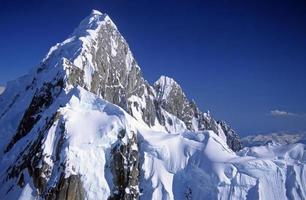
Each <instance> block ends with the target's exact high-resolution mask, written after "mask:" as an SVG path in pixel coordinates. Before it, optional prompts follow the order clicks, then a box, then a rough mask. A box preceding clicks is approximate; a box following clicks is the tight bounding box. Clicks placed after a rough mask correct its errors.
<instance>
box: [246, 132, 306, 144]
mask: <svg viewBox="0 0 306 200" xmlns="http://www.w3.org/2000/svg"><path fill="white" fill-rule="evenodd" d="M241 142H242V144H243V145H244V146H246V147H251V146H259V145H266V144H268V143H269V142H274V143H277V144H295V143H303V144H306V133H286V132H280V133H271V134H258V135H249V136H246V137H242V138H241Z"/></svg>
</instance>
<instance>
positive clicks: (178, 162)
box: [0, 10, 305, 199]
mask: <svg viewBox="0 0 306 200" xmlns="http://www.w3.org/2000/svg"><path fill="white" fill-rule="evenodd" d="M182 110H184V111H186V112H183V113H182V112H181V111H182ZM239 149H241V144H240V140H239V136H238V135H237V134H236V133H235V132H234V131H233V130H232V129H231V128H230V127H229V126H228V125H227V124H226V123H225V122H220V121H216V120H215V119H214V118H212V116H211V114H210V113H209V112H208V113H203V112H201V111H200V110H199V109H198V108H197V106H196V105H195V103H194V102H190V101H189V100H188V99H187V97H186V96H185V94H184V92H183V91H182V89H181V87H180V86H179V85H178V84H177V83H176V82H175V81H174V80H173V79H170V78H168V77H165V76H162V77H161V79H160V80H159V81H157V82H156V84H154V87H151V86H150V85H149V84H148V83H147V82H146V81H145V80H144V78H143V77H142V75H141V71H140V68H139V66H138V65H137V63H136V61H135V59H134V58H133V56H132V53H131V51H130V49H129V47H128V45H127V43H126V41H125V40H124V38H123V37H122V36H121V34H120V33H119V31H118V29H117V27H116V26H115V24H114V23H113V22H112V21H111V19H110V18H109V17H108V16H107V15H105V14H102V13H100V12H99V11H95V10H94V11H93V12H92V13H91V14H90V15H89V16H88V17H87V18H85V19H84V20H83V21H82V22H81V23H80V25H79V27H78V28H77V29H75V31H74V32H73V33H72V34H71V36H70V37H69V38H68V39H67V40H65V41H64V42H62V43H59V44H57V45H55V46H54V47H52V48H51V49H50V51H49V53H48V55H47V56H46V57H45V58H44V59H43V61H42V62H41V63H40V65H39V66H38V67H37V68H34V69H33V70H32V71H31V72H30V73H29V74H28V75H25V76H23V77H21V78H19V79H16V80H15V81H11V82H9V83H8V84H7V88H6V90H5V92H4V93H3V94H2V95H1V96H0V182H1V187H0V198H1V199H138V198H140V199H203V198H206V199H257V198H258V197H260V199H293V198H294V199H303V198H305V146H304V145H300V144H298V145H290V146H277V145H272V146H271V145H270V146H263V147H257V148H245V149H243V150H241V151H239V152H238V154H237V153H235V152H234V151H238V150H239ZM233 150H234V151H233Z"/></svg>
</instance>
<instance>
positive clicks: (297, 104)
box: [0, 0, 306, 135]
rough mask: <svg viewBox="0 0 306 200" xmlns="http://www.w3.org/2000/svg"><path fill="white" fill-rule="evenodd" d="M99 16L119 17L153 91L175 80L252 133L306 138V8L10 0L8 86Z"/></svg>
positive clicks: (3, 6)
mask: <svg viewBox="0 0 306 200" xmlns="http://www.w3.org/2000/svg"><path fill="white" fill-rule="evenodd" d="M93 8H94V9H98V10H100V11H102V12H105V13H107V14H109V15H110V17H111V18H112V19H113V21H114V22H115V23H116V25H117V26H118V28H119V30H120V32H121V33H122V34H123V36H124V37H125V38H126V40H127V41H128V42H129V45H130V47H131V49H132V51H133V53H134V56H135V57H136V59H137V61H138V63H139V65H140V66H141V68H142V71H143V74H144V77H145V78H146V79H147V80H148V81H149V82H150V83H153V82H154V81H155V80H156V79H157V78H158V77H159V76H160V75H161V74H165V75H168V76H171V77H173V78H174V79H175V80H177V82H179V83H180V84H181V86H182V87H183V89H184V90H185V92H186V94H187V95H188V97H189V98H192V99H194V100H195V101H196V102H197V103H198V105H199V106H200V108H201V109H202V110H210V111H211V112H212V113H213V114H214V116H215V117H216V118H219V119H225V120H226V121H228V122H229V123H230V124H231V125H232V126H233V128H234V129H236V130H238V132H239V133H241V134H242V135H245V134H253V133H268V132H272V131H283V130H287V131H305V130H306V115H305V114H304V113H306V2H305V1H291V0H288V1H279V0H278V1H245V0H241V1H237V0H236V1H230V0H228V1H187V0H186V1H148V0H143V1H139V2H137V1H133V2H130V1H123V0H122V1H116V0H115V1H101V0H100V1H90V0H87V1H76V0H75V1H67V0H65V1H64V0H62V1H60V0H52V1H51V0H50V1H45V0H39V1H13V0H0V41H1V45H0V58H1V59H0V85H5V83H6V82H7V81H8V80H12V79H15V78H16V77H18V76H20V75H22V74H25V73H26V72H28V70H29V69H30V68H32V67H33V66H36V65H37V64H38V63H39V61H40V60H41V59H42V58H43V57H44V56H45V54H46V53H47V51H48V49H49V48H50V47H51V46H53V45H54V44H55V43H57V42H61V41H63V40H64V39H65V38H67V36H68V35H69V34H70V33H71V32H72V31H73V29H74V28H75V27H76V26H77V25H78V23H79V22H80V21H81V20H82V19H83V18H84V17H86V16H87V15H88V14H89V13H90V11H91V9H93ZM275 109H278V110H282V111H287V112H290V113H288V114H283V115H274V116H272V115H270V114H269V112H270V111H271V110H275Z"/></svg>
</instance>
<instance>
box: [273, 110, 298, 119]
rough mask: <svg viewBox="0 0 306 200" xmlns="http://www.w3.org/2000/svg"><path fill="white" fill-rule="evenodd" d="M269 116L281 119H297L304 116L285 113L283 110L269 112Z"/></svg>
mask: <svg viewBox="0 0 306 200" xmlns="http://www.w3.org/2000/svg"><path fill="white" fill-rule="evenodd" d="M270 115H271V116H275V117H278V116H281V117H289V116H291V117H297V116H302V115H304V114H298V113H292V112H287V111H284V110H278V109H276V110H271V111H270Z"/></svg>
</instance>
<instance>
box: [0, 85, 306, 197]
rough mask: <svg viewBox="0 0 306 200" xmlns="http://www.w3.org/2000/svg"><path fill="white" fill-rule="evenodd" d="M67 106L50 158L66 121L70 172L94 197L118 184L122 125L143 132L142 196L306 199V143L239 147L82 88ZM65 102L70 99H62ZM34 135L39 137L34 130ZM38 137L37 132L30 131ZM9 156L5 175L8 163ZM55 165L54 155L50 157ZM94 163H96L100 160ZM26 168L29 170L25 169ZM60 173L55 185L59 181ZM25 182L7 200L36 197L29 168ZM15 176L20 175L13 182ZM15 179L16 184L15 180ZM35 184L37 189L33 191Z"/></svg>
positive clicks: (48, 146) (48, 144) (49, 145)
mask: <svg viewBox="0 0 306 200" xmlns="http://www.w3.org/2000/svg"><path fill="white" fill-rule="evenodd" d="M69 96H70V99H69V100H68V102H67V103H66V105H65V106H64V107H62V108H60V110H59V112H60V115H61V116H62V117H61V118H59V120H58V121H56V122H54V124H53V125H52V127H51V128H50V129H49V131H48V133H47V134H46V135H45V140H44V142H43V150H44V155H45V158H46V159H48V158H53V157H55V156H56V149H55V148H56V146H57V145H55V144H56V143H58V137H59V136H60V135H58V134H59V132H58V131H59V130H58V129H57V127H58V124H59V123H61V122H60V121H64V122H65V123H64V124H65V130H66V133H65V134H64V138H65V140H64V143H63V146H62V148H61V152H60V160H62V161H61V162H64V163H68V164H67V165H66V168H65V169H64V173H65V176H66V177H69V176H70V175H72V174H73V175H79V176H80V177H81V182H82V184H83V189H84V191H85V194H86V196H85V197H86V199H107V198H108V197H109V196H110V191H111V188H112V181H111V176H112V175H111V173H110V169H109V157H110V149H111V146H112V145H113V144H114V143H116V140H117V134H118V132H119V130H120V129H121V128H124V129H126V130H127V133H128V134H127V135H126V136H125V138H124V140H123V141H124V142H127V138H128V137H131V135H130V133H131V132H132V131H133V132H137V134H138V141H139V149H140V151H141V160H142V164H141V166H140V167H141V178H140V184H139V187H140V191H141V193H142V194H141V196H140V198H141V199H202V198H203V197H206V198H207V199H305V197H306V194H305V191H306V168H305V163H306V154H305V146H304V145H303V144H295V145H287V146H281V145H268V146H260V147H253V148H244V149H243V150H241V151H240V152H239V153H238V154H236V153H234V152H233V151H232V150H230V149H229V148H228V146H227V145H226V143H224V141H223V140H222V139H221V138H220V137H219V136H217V135H216V134H214V133H213V132H212V131H204V132H197V133H196V132H184V133H178V134H169V133H168V132H157V131H154V130H152V129H151V128H149V127H148V126H147V125H146V124H145V123H142V122H139V121H137V120H135V119H134V118H133V117H132V116H130V115H129V114H128V113H126V112H125V111H124V110H123V109H121V108H120V107H118V106H115V105H113V104H111V103H109V102H106V101H104V100H103V99H101V98H99V97H97V96H95V95H93V94H92V93H90V92H88V91H86V90H84V89H82V88H76V89H74V90H73V91H71V93H70V94H69ZM61 103H63V102H61ZM31 137H33V139H34V137H35V135H32V136H31ZM28 139H30V140H31V138H28ZM8 162H14V159H12V158H10V157H6V156H5V157H4V158H3V159H2V161H1V166H2V167H1V169H2V170H1V176H2V177H3V176H4V175H5V167H3V166H5V163H8ZM46 162H49V163H50V166H52V165H53V164H56V163H52V159H50V160H46ZM93 166H94V167H93ZM25 171H26V170H25ZM58 175H59V174H58V172H52V175H51V176H50V177H51V178H50V180H49V183H48V184H49V185H52V184H54V183H55V182H56V176H58ZM25 177H26V178H25V183H24V184H25V187H24V188H22V189H20V188H19V187H18V186H17V185H14V184H12V185H13V189H12V190H10V192H9V193H8V194H6V192H7V189H8V188H7V187H5V186H2V187H1V190H0V191H1V192H0V195H1V197H2V199H18V198H19V197H20V198H21V199H22V198H24V199H30V198H34V197H35V195H36V194H37V193H36V188H35V187H34V186H33V183H32V181H31V179H30V178H29V177H28V175H25ZM12 182H13V181H12ZM8 186H10V187H11V184H9V185H8ZM33 191H34V192H33Z"/></svg>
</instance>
